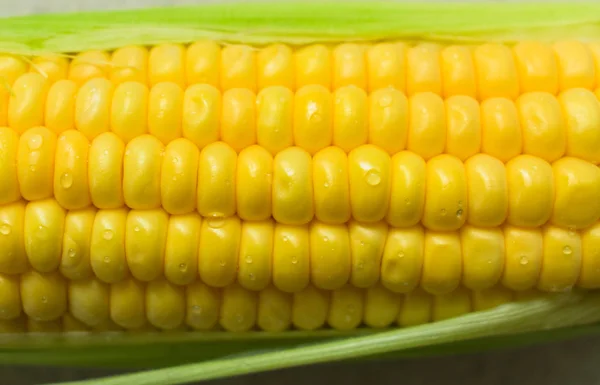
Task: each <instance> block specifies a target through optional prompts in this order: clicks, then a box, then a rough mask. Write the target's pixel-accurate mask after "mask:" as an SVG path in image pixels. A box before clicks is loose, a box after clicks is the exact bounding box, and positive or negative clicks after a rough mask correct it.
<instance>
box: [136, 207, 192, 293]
mask: <svg viewBox="0 0 600 385" xmlns="http://www.w3.org/2000/svg"><path fill="white" fill-rule="evenodd" d="M201 227H202V219H201V218H200V216H199V215H198V214H196V213H191V214H186V215H172V216H171V217H170V218H169V225H168V229H167V240H166V246H165V256H164V269H165V277H166V278H167V280H168V281H169V282H171V283H173V284H175V285H187V284H189V283H192V282H193V281H194V280H195V279H196V276H197V275H198V250H199V246H200V230H201ZM134 230H135V229H134Z"/></svg>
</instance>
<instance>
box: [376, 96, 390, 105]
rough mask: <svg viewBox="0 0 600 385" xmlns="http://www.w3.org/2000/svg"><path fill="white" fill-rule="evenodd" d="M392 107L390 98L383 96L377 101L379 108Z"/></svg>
mask: <svg viewBox="0 0 600 385" xmlns="http://www.w3.org/2000/svg"><path fill="white" fill-rule="evenodd" d="M391 105H392V97H391V96H389V95H384V96H382V97H381V98H380V99H379V107H383V108H385V107H389V106H391Z"/></svg>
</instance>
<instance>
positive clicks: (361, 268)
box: [348, 221, 388, 288]
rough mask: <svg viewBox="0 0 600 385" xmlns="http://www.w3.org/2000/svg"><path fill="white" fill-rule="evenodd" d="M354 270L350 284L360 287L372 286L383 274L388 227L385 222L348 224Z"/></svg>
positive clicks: (355, 222) (353, 222)
mask: <svg viewBox="0 0 600 385" xmlns="http://www.w3.org/2000/svg"><path fill="white" fill-rule="evenodd" d="M348 231H349V234H350V255H351V258H352V272H351V274H350V284H351V285H352V286H355V287H358V288H367V287H371V286H373V285H374V284H376V283H377V282H378V281H379V278H380V276H381V260H382V257H383V252H384V250H385V244H386V239H387V235H388V227H387V225H386V224H385V223H383V222H375V223H360V222H358V221H351V222H350V223H349V224H348Z"/></svg>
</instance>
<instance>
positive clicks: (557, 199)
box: [552, 157, 600, 229]
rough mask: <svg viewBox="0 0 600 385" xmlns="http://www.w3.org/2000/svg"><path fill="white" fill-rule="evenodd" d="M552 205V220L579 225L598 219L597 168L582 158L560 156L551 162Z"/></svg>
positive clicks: (599, 177)
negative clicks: (552, 175) (553, 194)
mask: <svg viewBox="0 0 600 385" xmlns="http://www.w3.org/2000/svg"><path fill="white" fill-rule="evenodd" d="M552 172H553V174H554V186H555V196H554V207H553V211H552V223H553V224H554V225H556V226H563V227H568V228H571V229H581V228H585V227H589V226H591V225H593V224H594V223H596V222H597V221H598V220H599V219H600V200H598V196H600V168H598V167H596V166H595V165H593V164H591V163H588V162H586V161H584V160H581V159H577V158H571V157H564V158H562V159H559V160H557V161H556V162H554V164H552Z"/></svg>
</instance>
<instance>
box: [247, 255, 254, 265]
mask: <svg viewBox="0 0 600 385" xmlns="http://www.w3.org/2000/svg"><path fill="white" fill-rule="evenodd" d="M252 262H253V261H252V256H251V255H246V263H247V264H249V265H250V264H252Z"/></svg>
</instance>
